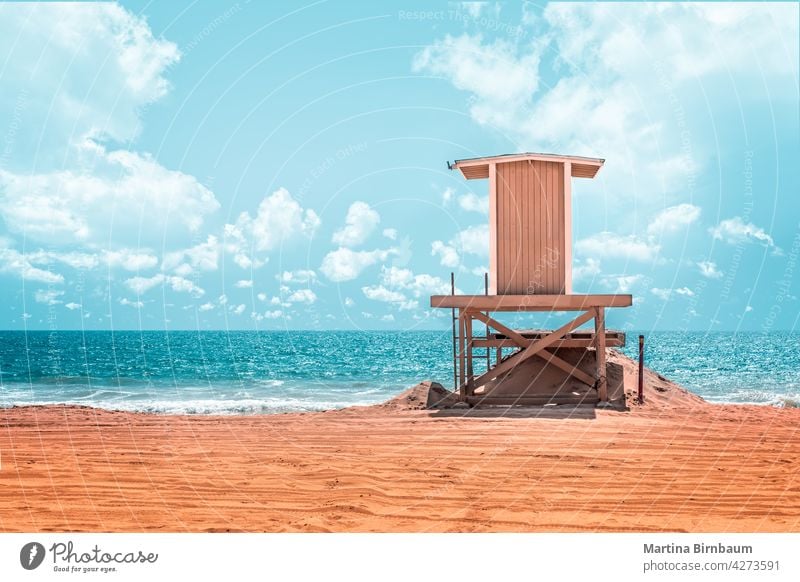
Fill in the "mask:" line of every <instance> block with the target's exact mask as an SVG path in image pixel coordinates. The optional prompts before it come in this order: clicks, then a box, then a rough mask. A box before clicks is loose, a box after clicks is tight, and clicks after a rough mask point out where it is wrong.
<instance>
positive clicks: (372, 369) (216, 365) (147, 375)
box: [0, 330, 800, 414]
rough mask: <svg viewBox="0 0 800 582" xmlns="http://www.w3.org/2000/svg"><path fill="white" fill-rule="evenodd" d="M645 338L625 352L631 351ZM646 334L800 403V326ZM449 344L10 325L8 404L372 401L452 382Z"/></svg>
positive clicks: (663, 362) (308, 406)
mask: <svg viewBox="0 0 800 582" xmlns="http://www.w3.org/2000/svg"><path fill="white" fill-rule="evenodd" d="M636 336H637V334H636V333H629V334H628V346H627V347H625V348H624V349H623V351H624V352H625V353H627V354H628V355H629V356H631V357H636V353H637V341H636ZM645 336H646V338H647V339H646V346H647V347H646V365H647V366H649V367H651V368H653V369H655V370H656V371H658V372H659V373H661V374H662V375H664V376H666V377H667V378H670V379H672V380H674V381H676V382H678V383H680V384H682V385H683V386H685V387H686V388H688V389H689V390H691V391H693V392H695V393H696V394H699V395H700V396H702V397H703V398H705V399H707V400H710V401H714V402H734V403H755V404H767V405H775V406H798V403H800V349H798V348H800V333H793V332H783V333H781V332H777V333H771V334H760V333H692V332H690V333H683V332H681V333H678V332H653V333H647V334H645ZM451 346H452V338H451V335H450V331H449V330H448V331H445V332H432V331H421V332H379V331H374V332H371V331H321V332H319V331H297V332H285V331H269V332H252V331H199V332H198V331H174V332H168V333H167V332H160V331H141V332H140V331H117V332H107V331H86V332H82V331H54V332H50V331H30V332H27V333H26V332H21V331H4V332H0V407H9V406H14V405H22V404H52V403H68V404H81V405H88V406H97V407H102V408H108V409H115V410H130V411H143V412H158V413H184V414H268V413H279V412H296V411H313V410H325V409H330V408H341V407H345V406H351V405H364V404H374V403H377V402H382V401H384V400H386V399H388V398H390V397H392V396H394V395H396V394H397V393H399V392H400V391H402V390H404V389H405V388H407V387H409V386H412V385H414V384H416V383H417V382H419V381H421V380H426V379H432V380H436V381H438V382H441V383H442V384H444V385H445V386H446V387H448V388H449V387H452V382H453V369H452V355H451V349H452V348H451Z"/></svg>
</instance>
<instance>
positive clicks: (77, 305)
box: [64, 301, 81, 311]
mask: <svg viewBox="0 0 800 582" xmlns="http://www.w3.org/2000/svg"><path fill="white" fill-rule="evenodd" d="M64 307H66V308H67V309H69V310H70V311H75V310H76V309H80V308H81V304H80V303H75V302H74V301H71V302H69V303H67V304H66V305H64Z"/></svg>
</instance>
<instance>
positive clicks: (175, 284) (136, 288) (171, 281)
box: [125, 273, 205, 297]
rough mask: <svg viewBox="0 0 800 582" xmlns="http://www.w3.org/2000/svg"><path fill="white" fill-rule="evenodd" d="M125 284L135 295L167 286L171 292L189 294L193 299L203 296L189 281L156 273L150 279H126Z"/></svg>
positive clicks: (203, 292) (200, 290) (199, 289)
mask: <svg viewBox="0 0 800 582" xmlns="http://www.w3.org/2000/svg"><path fill="white" fill-rule="evenodd" d="M125 284H126V285H127V286H128V288H129V289H130V290H131V291H133V292H134V293H136V294H137V295H142V294H144V293H147V292H148V291H149V290H150V289H153V288H154V287H157V286H159V285H165V286H169V287H170V288H171V289H172V290H173V291H176V292H178V293H189V294H191V295H192V296H194V297H201V296H203V295H204V294H205V291H204V290H203V289H201V288H200V287H198V286H197V285H195V284H194V283H192V282H191V281H190V280H189V279H186V278H184V277H179V276H177V275H164V274H163V273H158V274H157V275H153V276H152V277H132V278H130V279H127V280H126V281H125Z"/></svg>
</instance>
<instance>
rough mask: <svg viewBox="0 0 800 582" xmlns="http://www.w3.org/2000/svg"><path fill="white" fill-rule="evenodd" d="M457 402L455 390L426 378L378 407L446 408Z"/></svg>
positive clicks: (396, 408)
mask: <svg viewBox="0 0 800 582" xmlns="http://www.w3.org/2000/svg"><path fill="white" fill-rule="evenodd" d="M457 402H458V396H457V394H456V393H455V392H451V391H450V390H447V389H446V388H445V387H444V386H442V385H441V384H439V383H438V382H432V381H430V380H426V381H424V382H420V383H419V384H417V385H416V386H412V387H411V388H409V389H408V390H406V391H405V392H402V393H400V394H398V395H397V396H395V397H394V398H391V399H389V400H387V401H386V402H384V403H383V404H378V407H380V408H389V409H392V410H427V409H431V408H448V407H450V406H452V405H454V404H456V403H457Z"/></svg>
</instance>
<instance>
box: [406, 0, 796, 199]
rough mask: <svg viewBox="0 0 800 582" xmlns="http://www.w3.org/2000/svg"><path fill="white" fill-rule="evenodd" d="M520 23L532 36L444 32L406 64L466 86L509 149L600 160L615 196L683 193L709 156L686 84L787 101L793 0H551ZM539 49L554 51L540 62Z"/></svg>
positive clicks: (477, 111)
mask: <svg viewBox="0 0 800 582" xmlns="http://www.w3.org/2000/svg"><path fill="white" fill-rule="evenodd" d="M530 26H531V28H530V31H531V32H532V33H533V38H534V39H535V40H534V41H533V42H516V43H512V42H507V41H503V40H500V41H489V40H486V39H485V38H483V37H481V36H480V35H472V36H470V35H466V34H465V35H462V36H459V37H453V36H450V35H447V36H444V37H443V38H441V39H439V40H437V41H436V42H434V43H433V44H431V45H430V46H428V47H426V48H424V49H422V50H421V51H420V52H418V53H417V55H416V56H415V58H414V60H413V65H412V66H413V68H414V70H415V71H418V72H421V73H426V74H430V75H435V76H439V77H443V78H445V79H446V80H447V81H449V83H450V84H451V85H452V86H453V87H455V88H457V89H460V90H463V91H465V92H468V94H469V98H468V103H469V113H470V115H471V117H472V119H473V120H474V121H475V122H476V123H478V124H481V125H483V126H486V127H488V128H490V129H491V130H492V131H493V132H500V133H502V134H503V135H505V136H506V137H507V138H508V139H510V140H511V141H513V142H514V143H516V144H518V145H517V148H516V149H518V150H531V151H555V152H564V153H570V154H578V155H581V154H583V155H590V156H591V155H594V156H598V157H604V158H606V159H607V160H608V161H607V162H606V165H605V168H604V169H603V174H602V176H603V177H602V179H603V181H604V183H605V185H606V188H607V189H608V190H610V191H613V192H614V201H615V202H616V203H619V201H620V200H626V199H627V200H631V199H633V198H634V197H636V199H637V200H639V201H641V202H642V204H644V205H646V204H648V203H652V202H649V201H651V200H652V201H657V200H662V199H663V198H660V197H657V196H652V194H654V193H661V192H685V191H686V190H687V188H689V187H690V186H691V184H692V181H693V180H694V177H695V175H696V174H697V171H698V169H699V168H700V167H701V164H702V162H703V160H705V159H710V158H712V156H715V155H718V151H717V150H718V147H719V144H717V143H716V142H715V141H714V140H711V139H704V136H701V135H699V134H698V133H697V132H694V133H692V132H691V131H687V130H688V129H691V128H689V127H688V125H689V124H688V123H686V121H685V120H686V119H691V116H693V115H694V114H697V115H703V114H705V113H707V111H706V108H707V107H708V102H701V101H698V100H696V99H695V98H694V91H695V90H696V87H698V86H703V87H706V88H707V89H708V90H712V89H715V88H717V87H719V86H720V85H719V83H718V82H717V81H718V80H719V79H723V78H724V79H726V80H727V82H729V83H734V84H735V85H736V86H737V87H739V88H740V90H739V91H738V93H737V95H738V97H739V99H740V100H746V99H748V98H749V99H751V100H754V101H755V100H758V101H759V102H763V101H764V100H765V99H766V100H769V101H774V100H775V99H779V100H782V101H785V102H790V103H791V102H794V101H796V95H797V93H796V92H797V85H796V78H797V70H798V56H797V55H798V50H797V49H798V36H800V35H799V34H798V8H797V5H796V4H795V5H789V4H781V5H779V4H770V5H769V6H767V5H764V4H761V3H747V4H738V5H736V6H731V5H728V4H718V3H714V4H694V3H638V4H630V3H618V2H616V3H605V2H575V3H573V2H555V3H549V4H547V6H546V7H545V9H544V11H543V15H542V17H536V18H535V22H533V23H532V24H530ZM545 52H547V53H550V54H553V55H555V58H553V59H552V60H550V59H547V60H540V56H541V55H542V54H544V53H545ZM540 78H546V79H547V80H548V83H547V84H544V83H540V82H539V80H540ZM753 96H754V97H753ZM722 102H723V100H721V99H718V100H717V101H714V100H712V101H711V103H712V107H714V109H715V112H716V113H715V115H714V117H715V118H717V119H722V118H723V117H724V116H726V115H727V116H732V117H730V119H731V121H732V122H735V121H736V119H737V118H736V117H735V116H737V115H738V113H737V112H735V111H733V110H730V111H725V110H723V109H722V108H721V107H720V106H719V105H718V104H717V103H720V104H721V103H722ZM717 124H719V121H718V122H717ZM687 143H688V144H689V146H690V147H687ZM642 192H648V193H649V194H650V195H651V196H650V197H648V198H643V197H642V196H641V195H640V194H641V193H642ZM594 204H595V207H597V206H599V205H602V204H605V201H604V200H603V199H602V198H598V199H597V202H595V203H594ZM617 207H618V208H619V210H618V211H622V210H624V209H625V207H620V206H619V204H617ZM636 210H637V211H639V212H641V211H642V210H643V208H642V206H641V205H640V206H639V207H638V208H637V209H636Z"/></svg>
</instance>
